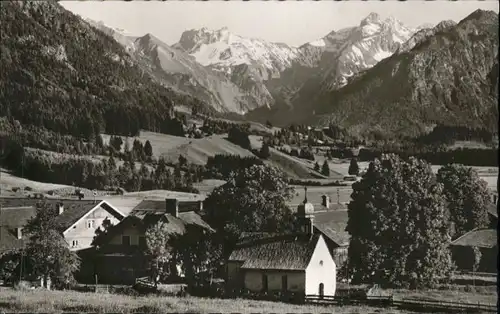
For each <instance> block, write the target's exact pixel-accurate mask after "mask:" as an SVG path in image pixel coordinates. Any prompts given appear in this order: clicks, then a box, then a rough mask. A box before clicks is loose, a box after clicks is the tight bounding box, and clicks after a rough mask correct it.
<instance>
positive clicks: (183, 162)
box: [179, 154, 187, 167]
mask: <svg viewBox="0 0 500 314" xmlns="http://www.w3.org/2000/svg"><path fill="white" fill-rule="evenodd" d="M185 165H187V159H186V157H184V156H183V155H182V154H181V155H179V166H181V167H183V166H185Z"/></svg>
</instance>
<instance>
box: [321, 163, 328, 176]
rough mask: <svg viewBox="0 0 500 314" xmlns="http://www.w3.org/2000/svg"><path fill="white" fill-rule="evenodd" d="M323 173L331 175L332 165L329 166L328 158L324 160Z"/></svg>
mask: <svg viewBox="0 0 500 314" xmlns="http://www.w3.org/2000/svg"><path fill="white" fill-rule="evenodd" d="M321 174H323V175H324V176H327V177H329V176H330V167H329V166H328V161H326V160H325V161H324V162H323V166H322V167H321Z"/></svg>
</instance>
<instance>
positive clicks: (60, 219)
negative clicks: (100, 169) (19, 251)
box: [0, 197, 124, 251]
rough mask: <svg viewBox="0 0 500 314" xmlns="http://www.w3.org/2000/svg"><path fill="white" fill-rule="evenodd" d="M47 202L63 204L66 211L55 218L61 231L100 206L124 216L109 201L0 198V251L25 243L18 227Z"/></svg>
mask: <svg viewBox="0 0 500 314" xmlns="http://www.w3.org/2000/svg"><path fill="white" fill-rule="evenodd" d="M40 202H46V203H47V204H48V206H56V205H57V204H61V203H62V204H63V206H64V211H63V212H62V213H61V214H60V215H58V216H57V217H56V218H55V221H56V223H58V224H59V226H60V228H61V232H64V231H66V230H68V229H69V228H71V227H72V226H73V225H74V224H75V223H77V222H78V220H80V219H82V218H83V217H84V216H85V215H87V214H88V213H90V212H91V210H92V209H94V208H96V207H98V206H100V207H103V208H105V209H106V210H108V212H110V213H111V214H112V215H113V216H115V217H116V218H117V219H119V220H121V219H122V218H123V217H124V216H123V214H121V213H120V212H119V211H118V210H117V209H115V208H113V207H112V206H111V205H110V204H108V203H107V202H102V201H96V202H94V201H88V200H86V201H80V200H74V199H44V200H39V199H30V198H8V197H4V198H0V205H1V209H0V229H1V230H2V231H1V232H2V233H1V236H2V237H1V238H0V251H2V250H5V249H12V248H15V247H20V246H22V245H24V242H25V240H24V239H17V233H16V228H20V227H24V226H25V225H26V224H27V223H28V221H29V220H30V219H31V218H32V217H34V216H36V206H37V204H39V203H40Z"/></svg>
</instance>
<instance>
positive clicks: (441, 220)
mask: <svg viewBox="0 0 500 314" xmlns="http://www.w3.org/2000/svg"><path fill="white" fill-rule="evenodd" d="M442 190H443V186H442V184H440V183H438V182H437V180H436V176H435V175H434V173H433V172H432V170H431V167H430V166H429V164H427V163H426V162H424V161H421V160H418V159H415V158H413V157H412V158H410V159H409V160H408V161H407V162H405V161H403V160H401V159H400V158H399V157H397V156H396V155H382V157H381V158H380V159H376V160H375V161H373V162H371V163H370V166H369V168H368V171H367V173H366V174H365V175H364V176H363V178H362V179H361V181H359V182H356V183H354V184H353V193H352V195H351V198H352V201H351V202H350V203H349V205H348V217H349V218H348V222H347V227H346V231H348V232H349V234H350V235H351V241H350V244H349V249H348V267H349V272H350V274H351V275H352V277H353V278H352V280H353V282H354V283H359V282H363V283H378V284H385V285H392V286H406V287H408V286H432V285H433V284H435V283H436V282H437V281H438V280H439V279H443V278H447V277H448V276H449V275H450V273H451V270H452V262H451V257H450V253H449V251H448V244H449V243H450V237H449V235H448V215H447V211H446V208H445V198H444V195H443V192H442Z"/></svg>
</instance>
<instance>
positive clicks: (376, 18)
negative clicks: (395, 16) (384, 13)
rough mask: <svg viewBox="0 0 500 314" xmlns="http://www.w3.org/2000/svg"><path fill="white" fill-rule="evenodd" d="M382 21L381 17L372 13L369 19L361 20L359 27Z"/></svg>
mask: <svg viewBox="0 0 500 314" xmlns="http://www.w3.org/2000/svg"><path fill="white" fill-rule="evenodd" d="M380 21H381V19H380V15H378V14H377V13H374V12H372V13H370V14H368V16H367V17H365V18H364V19H362V20H361V23H360V24H359V26H364V25H366V24H372V23H379V22H380Z"/></svg>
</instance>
